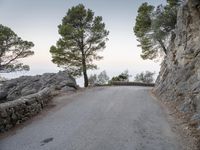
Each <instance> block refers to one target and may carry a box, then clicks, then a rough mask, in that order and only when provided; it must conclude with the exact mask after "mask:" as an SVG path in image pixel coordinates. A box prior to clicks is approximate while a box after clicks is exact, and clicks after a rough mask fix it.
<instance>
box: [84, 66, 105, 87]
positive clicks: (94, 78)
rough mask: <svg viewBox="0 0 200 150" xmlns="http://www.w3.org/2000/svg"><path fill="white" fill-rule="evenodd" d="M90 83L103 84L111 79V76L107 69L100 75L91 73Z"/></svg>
mask: <svg viewBox="0 0 200 150" xmlns="http://www.w3.org/2000/svg"><path fill="white" fill-rule="evenodd" d="M88 80H89V85H91V86H93V85H95V84H99V85H103V84H106V83H107V82H108V80H109V77H108V75H107V73H106V71H105V70H104V71H102V72H100V73H99V75H96V74H94V75H90V77H89V79H88Z"/></svg>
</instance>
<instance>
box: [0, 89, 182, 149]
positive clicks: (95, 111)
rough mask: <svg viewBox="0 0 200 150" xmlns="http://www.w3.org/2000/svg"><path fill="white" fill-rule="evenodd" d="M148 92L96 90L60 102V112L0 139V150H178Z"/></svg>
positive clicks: (161, 112) (55, 112)
mask: <svg viewBox="0 0 200 150" xmlns="http://www.w3.org/2000/svg"><path fill="white" fill-rule="evenodd" d="M149 90H150V88H145V87H105V88H104V87H100V88H94V89H88V90H86V91H84V92H79V93H77V94H73V95H72V96H69V97H66V96H65V97H61V98H60V103H61V104H62V103H63V104H62V107H59V109H52V111H53V112H52V111H51V112H49V113H48V115H45V117H40V118H39V119H35V120H34V121H33V122H32V123H31V124H28V125H26V126H25V127H23V128H22V129H18V130H17V132H16V133H15V134H13V135H10V136H8V137H5V138H3V139H1V140H0V150H180V149H181V148H180V147H179V142H178V141H177V138H176V135H175V134H174V133H173V132H172V131H171V128H170V125H169V123H168V122H167V118H166V115H165V113H164V112H163V110H162V108H161V107H160V106H159V104H158V103H157V102H156V100H154V99H153V98H152V96H151V94H149ZM63 100H64V101H65V102H63ZM67 101H68V103H66V102H67Z"/></svg>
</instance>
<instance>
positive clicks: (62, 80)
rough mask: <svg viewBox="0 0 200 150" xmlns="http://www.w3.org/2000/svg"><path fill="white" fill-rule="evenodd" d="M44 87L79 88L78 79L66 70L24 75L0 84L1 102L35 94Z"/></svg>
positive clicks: (59, 88)
mask: <svg viewBox="0 0 200 150" xmlns="http://www.w3.org/2000/svg"><path fill="white" fill-rule="evenodd" d="M44 88H49V90H50V91H52V92H53V91H55V90H59V91H68V90H73V89H76V88H77V85H76V81H75V79H73V78H72V77H71V76H70V75H68V74H67V73H66V72H61V71H60V72H58V73H45V74H43V75H37V76H22V77H19V78H17V79H12V80H8V81H6V82H3V84H2V85H1V86H0V103H1V102H5V101H13V100H16V99H18V98H20V97H24V96H27V95H30V94H35V93H37V92H39V91H41V90H43V89H44Z"/></svg>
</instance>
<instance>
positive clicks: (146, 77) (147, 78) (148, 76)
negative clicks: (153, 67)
mask: <svg viewBox="0 0 200 150" xmlns="http://www.w3.org/2000/svg"><path fill="white" fill-rule="evenodd" d="M154 75H155V72H150V71H146V72H145V73H144V72H142V73H140V74H137V75H136V76H135V81H136V82H142V83H152V82H153V81H154V77H153V76H154Z"/></svg>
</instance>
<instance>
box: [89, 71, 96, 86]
mask: <svg viewBox="0 0 200 150" xmlns="http://www.w3.org/2000/svg"><path fill="white" fill-rule="evenodd" d="M96 83H97V75H96V74H92V75H90V76H89V78H88V84H89V85H90V86H94V85H95V84H96Z"/></svg>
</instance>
